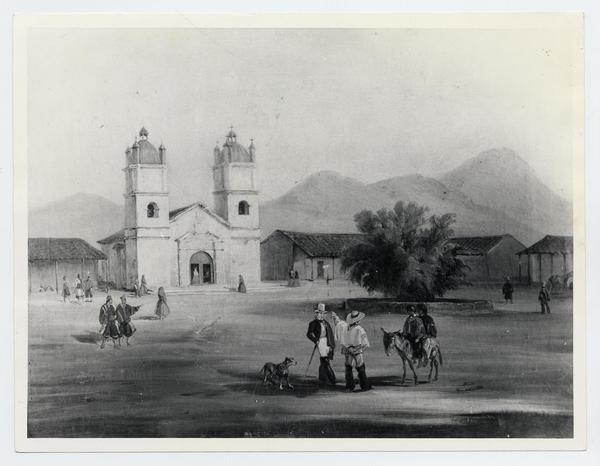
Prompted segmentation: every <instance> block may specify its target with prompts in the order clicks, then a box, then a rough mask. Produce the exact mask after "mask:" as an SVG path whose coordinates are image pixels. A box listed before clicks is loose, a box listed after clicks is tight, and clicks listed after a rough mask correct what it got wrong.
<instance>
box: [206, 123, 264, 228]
mask: <svg viewBox="0 0 600 466" xmlns="http://www.w3.org/2000/svg"><path fill="white" fill-rule="evenodd" d="M214 158H215V165H214V168H213V181H214V191H213V196H214V205H215V212H216V213H217V214H218V215H220V216H221V217H223V218H224V219H225V220H227V221H228V222H229V223H230V224H231V226H232V227H234V228H245V229H250V230H258V228H259V217H258V190H257V189H256V173H255V164H256V149H255V147H254V140H252V139H251V140H250V145H249V146H248V148H247V149H246V148H245V147H244V146H242V145H241V144H240V143H238V142H237V134H236V133H235V131H234V130H233V127H231V128H230V130H229V132H228V133H227V136H226V138H225V144H223V147H222V148H221V149H219V147H218V145H217V147H215V149H214Z"/></svg>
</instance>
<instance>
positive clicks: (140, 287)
mask: <svg viewBox="0 0 600 466" xmlns="http://www.w3.org/2000/svg"><path fill="white" fill-rule="evenodd" d="M150 291H151V290H150V289H149V288H148V283H147V282H146V276H145V275H144V274H142V281H141V282H140V281H139V280H138V279H137V277H135V281H134V282H133V292H134V293H135V295H136V296H137V297H138V298H139V297H140V296H144V295H146V294H150Z"/></svg>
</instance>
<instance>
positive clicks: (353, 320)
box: [332, 311, 371, 392]
mask: <svg viewBox="0 0 600 466" xmlns="http://www.w3.org/2000/svg"><path fill="white" fill-rule="evenodd" d="M332 317H333V321H334V322H335V336H336V340H337V341H339V342H340V344H341V346H342V354H343V355H344V357H345V358H346V360H345V365H346V391H349V392H351V391H353V390H354V386H355V383H354V374H353V372H352V365H353V363H354V367H356V372H358V382H359V384H360V389H361V390H362V391H367V390H370V389H371V384H370V383H369V379H368V378H367V371H366V368H365V360H364V356H363V352H364V350H365V349H367V348H368V347H369V346H370V345H369V339H368V338H367V332H366V331H365V329H364V328H362V327H361V326H360V325H358V323H359V322H360V321H361V320H363V319H364V318H365V314H364V313H362V312H358V311H351V312H350V314H348V315H347V316H346V321H343V320H341V319H340V318H339V317H338V316H337V314H336V313H335V312H333V313H332Z"/></svg>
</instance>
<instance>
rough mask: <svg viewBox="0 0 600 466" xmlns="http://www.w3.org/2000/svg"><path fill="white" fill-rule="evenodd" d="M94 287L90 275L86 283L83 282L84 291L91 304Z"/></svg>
mask: <svg viewBox="0 0 600 466" xmlns="http://www.w3.org/2000/svg"><path fill="white" fill-rule="evenodd" d="M92 286H93V284H92V279H91V278H90V276H89V275H88V276H87V278H86V279H85V281H84V282H83V291H84V293H85V300H86V301H90V302H91V301H92V298H93V294H92Z"/></svg>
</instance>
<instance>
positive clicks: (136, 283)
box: [133, 277, 140, 298]
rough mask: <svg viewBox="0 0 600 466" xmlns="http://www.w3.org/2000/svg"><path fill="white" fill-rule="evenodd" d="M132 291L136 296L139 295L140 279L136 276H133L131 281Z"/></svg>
mask: <svg viewBox="0 0 600 466" xmlns="http://www.w3.org/2000/svg"><path fill="white" fill-rule="evenodd" d="M133 292H134V293H135V295H136V296H137V297H138V298H139V297H140V281H139V280H138V277H135V281H134V282H133Z"/></svg>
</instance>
